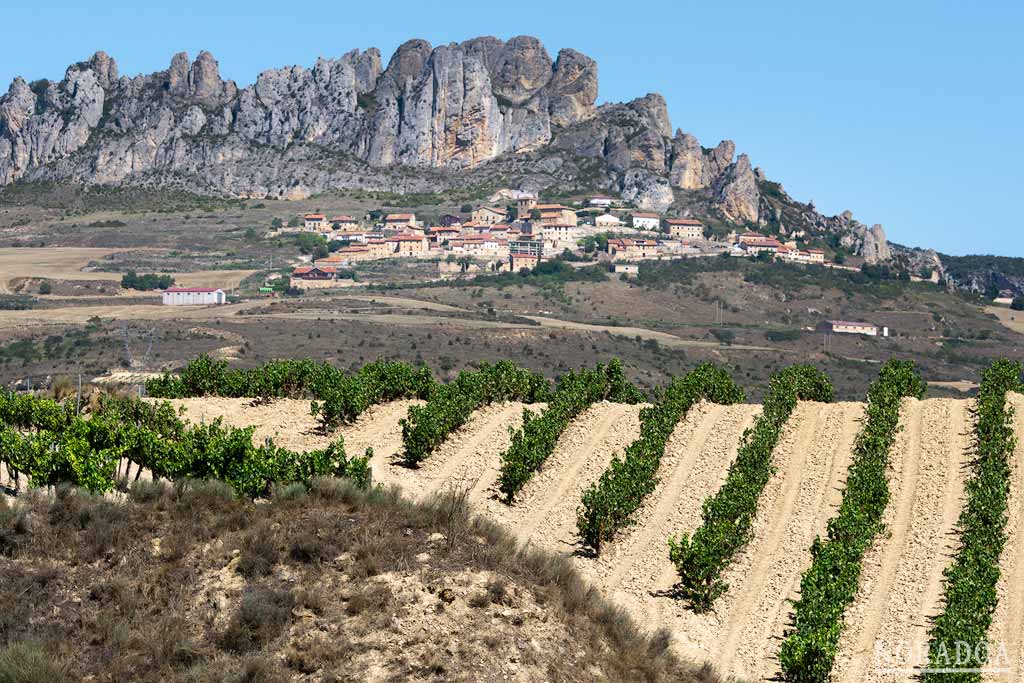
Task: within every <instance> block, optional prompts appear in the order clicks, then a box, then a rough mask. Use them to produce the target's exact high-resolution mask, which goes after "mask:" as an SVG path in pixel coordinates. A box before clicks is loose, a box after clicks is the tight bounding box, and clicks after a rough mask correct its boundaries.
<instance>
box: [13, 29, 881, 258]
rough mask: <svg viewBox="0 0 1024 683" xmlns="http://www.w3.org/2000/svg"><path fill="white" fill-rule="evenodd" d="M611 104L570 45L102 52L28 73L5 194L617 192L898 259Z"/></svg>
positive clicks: (524, 40)
mask: <svg viewBox="0 0 1024 683" xmlns="http://www.w3.org/2000/svg"><path fill="white" fill-rule="evenodd" d="M597 94H598V75H597V64H596V63H595V62H594V60H592V59H591V58H589V57H587V56H586V55H583V54H581V53H579V52H577V51H575V50H571V49H563V50H561V51H560V52H559V53H558V54H557V56H556V58H555V59H552V58H551V56H550V55H549V54H548V52H547V50H546V49H545V47H544V45H542V44H541V43H540V41H538V40H537V39H536V38H532V37H529V36H519V37H515V38H512V39H510V40H508V41H503V40H500V39H498V38H494V37H489V36H485V37H480V38H474V39H472V40H467V41H465V42H462V43H451V44H447V45H440V46H433V45H431V44H430V43H428V42H427V41H424V40H410V41H407V42H406V43H404V44H402V45H401V46H400V47H399V48H398V49H397V50H396V51H395V53H394V54H393V55H392V56H391V59H390V60H388V62H387V65H386V66H385V65H384V64H383V63H382V59H381V55H380V52H379V51H378V50H376V49H373V48H371V49H368V50H362V51H361V50H353V51H351V52H348V53H346V54H344V55H342V56H341V57H338V58H335V59H324V58H321V59H318V60H317V61H316V63H315V64H314V65H313V66H312V67H302V66H290V67H284V68H280V69H270V70H267V71H264V72H263V73H261V74H260V75H259V76H258V78H257V79H256V82H255V83H253V84H252V85H250V86H247V87H245V88H238V87H237V86H236V84H235V83H234V82H232V81H230V80H226V79H224V78H222V77H221V75H220V69H219V66H218V64H217V60H216V59H215V58H214V57H213V55H211V54H210V53H209V52H206V51H203V52H200V53H199V55H198V56H197V57H196V59H195V60H194V61H192V60H190V59H189V57H188V55H187V54H185V53H179V54H177V55H174V57H173V58H172V59H171V62H170V65H169V66H168V68H167V69H166V70H164V71H160V72H157V73H153V74H149V75H139V76H134V77H127V76H122V75H120V73H119V71H118V68H117V63H116V62H115V61H114V60H113V59H112V58H111V57H110V56H109V55H107V54H106V53H103V52H97V53H96V54H95V55H93V56H92V57H91V58H90V59H89V60H87V61H85V62H79V63H77V64H73V65H72V66H70V67H68V69H67V71H66V73H65V74H64V77H63V79H62V80H61V81H59V82H50V81H35V82H33V83H31V84H29V83H27V82H26V81H24V80H23V79H20V78H19V79H15V81H14V82H13V83H12V84H11V86H10V89H9V91H8V92H7V94H5V95H3V96H0V185H5V184H8V183H11V182H14V181H16V180H19V179H25V180H30V181H31V180H61V181H72V182H79V183H99V184H110V185H114V184H138V185H155V186H169V187H174V188H176V189H185V190H189V191H193V192H200V193H210V194H228V195H234V196H239V197H260V198H263V197H271V198H302V197H306V196H309V195H310V194H314V193H319V192H325V191H329V190H332V189H340V188H353V187H356V188H365V189H371V190H388V191H394V192H424V191H436V190H438V189H444V188H447V187H455V186H460V184H463V185H465V184H470V183H475V184H486V183H487V182H488V181H489V180H490V179H493V178H501V182H502V183H503V184H508V183H509V182H514V183H515V185H516V186H517V187H520V188H523V189H528V190H531V191H537V190H544V189H548V188H552V187H554V188H557V189H558V190H559V191H560V192H561V191H564V190H566V189H576V190H578V191H580V192H586V191H594V190H604V191H614V190H617V191H619V192H621V193H622V195H623V197H624V198H625V199H626V200H627V201H631V202H633V203H635V204H636V205H637V206H638V207H640V208H643V209H647V210H655V211H665V210H667V209H668V208H669V207H673V210H674V211H676V212H680V213H685V214H686V215H699V216H704V215H707V216H711V217H714V218H716V219H719V220H725V221H730V222H733V223H736V224H756V225H759V226H763V227H766V228H768V229H777V230H778V231H779V233H780V234H786V232H787V231H788V230H789V229H791V228H792V229H796V228H799V227H800V226H810V227H812V228H819V227H820V228H821V229H831V228H833V227H834V228H835V229H837V230H839V231H840V232H842V234H843V239H844V240H845V242H844V246H846V247H847V248H848V249H849V250H850V251H851V252H852V253H856V254H861V253H863V255H864V256H865V258H867V259H869V260H887V259H888V258H890V256H891V251H890V249H889V247H888V244H887V242H886V240H885V235H884V232H883V231H882V229H881V227H878V226H876V227H875V228H870V229H868V228H866V227H864V226H860V225H859V224H857V225H853V224H852V223H851V222H850V220H847V221H846V222H845V223H844V221H843V219H841V218H838V217H833V218H826V217H824V216H821V215H820V214H819V213H818V212H817V211H816V210H815V209H814V208H813V206H811V205H800V204H799V203H798V202H795V201H793V200H791V199H790V198H788V197H787V196H785V193H784V192H783V191H782V189H781V185H777V184H775V183H771V182H770V181H768V179H767V178H766V177H765V175H764V173H763V172H761V171H760V169H758V170H757V171H755V170H753V169H752V168H751V163H750V160H749V159H748V158H747V156H746V155H739V156H738V157H737V156H736V145H735V144H734V143H733V142H732V141H730V140H724V141H722V142H720V143H718V145H717V146H715V147H712V148H705V147H703V146H702V145H701V144H700V142H699V141H698V139H697V138H696V137H695V136H693V135H690V134H688V133H684V132H682V131H681V130H680V131H676V133H675V135H674V136H673V134H672V127H671V121H670V119H669V114H668V108H667V106H666V103H665V99H664V98H663V97H662V96H661V95H658V94H656V93H651V94H648V95H645V96H643V97H640V98H637V99H635V100H632V101H630V102H626V103H621V104H603V105H601V106H600V107H596V106H595V102H596V100H597ZM764 192H769V193H770V194H771V195H772V196H766V195H765V194H764ZM773 197H774V198H773Z"/></svg>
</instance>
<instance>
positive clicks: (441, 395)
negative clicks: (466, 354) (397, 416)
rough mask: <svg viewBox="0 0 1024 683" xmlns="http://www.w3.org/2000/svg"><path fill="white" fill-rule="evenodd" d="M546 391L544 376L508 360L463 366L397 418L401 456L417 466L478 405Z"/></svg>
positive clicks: (532, 397)
mask: <svg viewBox="0 0 1024 683" xmlns="http://www.w3.org/2000/svg"><path fill="white" fill-rule="evenodd" d="M549 392H550V390H549V387H548V382H547V380H546V379H544V377H542V376H541V375H538V374H535V373H533V372H530V371H529V370H523V369H520V368H517V367H516V366H515V365H513V364H512V363H511V362H509V361H501V362H499V363H497V364H495V365H488V364H486V363H484V364H482V365H481V366H480V369H479V370H476V371H465V370H464V371H462V372H460V373H459V376H458V377H457V378H456V379H455V380H454V381H452V382H450V383H448V384H443V385H440V386H438V387H437V388H436V389H435V391H434V392H433V393H432V394H431V396H430V398H429V400H428V401H427V403H426V405H423V406H412V407H411V408H409V413H408V415H407V416H406V417H405V418H403V419H402V421H401V424H402V444H403V446H404V452H403V456H402V457H403V460H404V461H405V464H406V465H407V466H409V467H416V466H418V465H419V463H420V462H422V461H423V460H424V459H425V458H427V457H428V456H429V455H430V454H431V453H432V452H433V451H434V449H435V448H437V446H439V445H440V444H441V443H442V442H443V441H444V440H445V439H446V438H448V435H449V434H450V433H452V432H453V431H455V430H456V429H458V428H459V427H461V426H462V425H464V424H465V423H466V421H467V420H468V419H469V416H470V415H471V414H472V413H473V411H474V410H476V409H477V408H479V407H481V406H484V405H487V404H489V403H492V402H495V401H524V402H527V403H535V402H537V401H544V400H546V399H547V398H548V396H549Z"/></svg>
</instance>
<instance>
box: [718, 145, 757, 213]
mask: <svg viewBox="0 0 1024 683" xmlns="http://www.w3.org/2000/svg"><path fill="white" fill-rule="evenodd" d="M715 196H716V197H717V198H718V201H719V202H720V207H721V210H722V213H723V214H725V216H726V217H727V218H729V219H731V220H733V221H737V222H743V221H749V222H751V223H756V222H757V219H758V216H759V211H758V207H759V203H760V194H759V193H758V190H757V179H756V178H755V177H754V170H753V169H752V168H751V167H750V159H749V158H748V157H747V155H746V154H741V155H740V156H739V158H737V159H736V163H734V164H732V165H731V166H729V167H728V168H727V169H726V171H725V173H723V174H722V176H721V177H720V178H719V180H718V181H717V183H716V186H715Z"/></svg>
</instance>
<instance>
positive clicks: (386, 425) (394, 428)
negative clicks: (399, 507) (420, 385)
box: [332, 399, 423, 485]
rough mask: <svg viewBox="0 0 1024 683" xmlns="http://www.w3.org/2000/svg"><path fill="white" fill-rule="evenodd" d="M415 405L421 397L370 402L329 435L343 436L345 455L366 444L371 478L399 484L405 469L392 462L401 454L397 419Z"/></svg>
mask: <svg viewBox="0 0 1024 683" xmlns="http://www.w3.org/2000/svg"><path fill="white" fill-rule="evenodd" d="M417 405H423V401H420V400H417V399H408V400H401V401H391V402H390V403H381V404H379V405H375V406H370V408H368V409H367V410H366V411H364V412H363V414H362V415H360V416H359V417H358V418H356V421H355V422H353V423H352V424H350V425H345V426H343V427H342V428H341V429H339V430H338V431H337V432H336V433H335V434H334V435H333V437H332V438H337V437H338V436H341V437H342V438H344V439H345V452H346V453H347V454H348V455H349V456H354V455H363V454H364V453H365V452H366V449H367V448H372V449H373V459H372V460H371V461H370V466H371V467H372V469H373V481H374V482H375V483H380V484H384V485H391V484H401V483H402V481H403V477H404V475H405V474H406V471H404V468H400V467H396V465H395V459H396V458H398V457H399V456H400V455H401V454H402V425H401V420H402V419H403V418H404V417H405V416H406V415H408V414H409V408H410V407H411V406H417Z"/></svg>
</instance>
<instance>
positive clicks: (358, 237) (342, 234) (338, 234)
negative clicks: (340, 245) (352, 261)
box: [331, 229, 369, 242]
mask: <svg viewBox="0 0 1024 683" xmlns="http://www.w3.org/2000/svg"><path fill="white" fill-rule="evenodd" d="M368 234H369V233H367V232H366V231H365V230H352V229H350V230H335V231H334V232H332V233H331V241H332V242H365V241H366V240H367V235H368Z"/></svg>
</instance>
